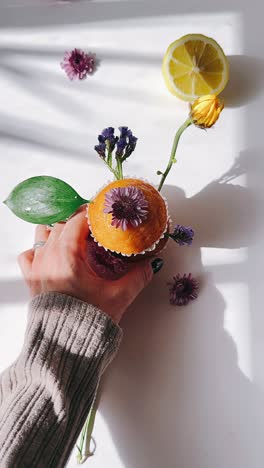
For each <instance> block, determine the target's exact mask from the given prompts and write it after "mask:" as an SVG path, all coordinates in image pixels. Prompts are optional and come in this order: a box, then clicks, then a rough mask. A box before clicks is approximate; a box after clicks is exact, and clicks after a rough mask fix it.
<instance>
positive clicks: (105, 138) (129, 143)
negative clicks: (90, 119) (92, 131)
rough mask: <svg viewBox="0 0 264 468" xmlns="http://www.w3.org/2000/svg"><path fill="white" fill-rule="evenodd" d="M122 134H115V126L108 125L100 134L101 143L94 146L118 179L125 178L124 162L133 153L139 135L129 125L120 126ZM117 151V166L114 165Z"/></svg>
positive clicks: (99, 140)
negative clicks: (136, 135)
mask: <svg viewBox="0 0 264 468" xmlns="http://www.w3.org/2000/svg"><path fill="white" fill-rule="evenodd" d="M119 132H120V135H119V136H116V135H115V129H114V128H113V127H107V128H105V129H104V130H102V132H101V133H100V135H98V142H99V144H98V145H96V146H95V147H94V149H95V151H96V152H97V153H98V154H99V156H100V158H101V159H102V160H103V161H104V162H105V163H106V165H107V166H108V167H109V169H110V170H111V172H113V174H114V175H115V177H116V179H123V167H122V163H123V162H124V161H125V160H126V159H127V158H128V157H129V156H130V155H131V154H132V153H133V151H134V150H135V147H136V144H137V137H135V136H134V135H133V133H132V131H131V130H130V129H129V128H128V127H119ZM114 151H115V160H116V166H115V167H113V156H112V155H113V152H114Z"/></svg>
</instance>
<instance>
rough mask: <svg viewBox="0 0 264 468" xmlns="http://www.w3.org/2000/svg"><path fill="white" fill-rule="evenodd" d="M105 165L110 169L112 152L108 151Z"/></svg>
mask: <svg viewBox="0 0 264 468" xmlns="http://www.w3.org/2000/svg"><path fill="white" fill-rule="evenodd" d="M107 164H108V166H109V167H112V151H109V153H108V156H107Z"/></svg>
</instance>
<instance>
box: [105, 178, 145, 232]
mask: <svg viewBox="0 0 264 468" xmlns="http://www.w3.org/2000/svg"><path fill="white" fill-rule="evenodd" d="M104 206H105V209H104V213H107V214H111V215H112V222H111V224H112V226H115V227H116V228H119V227H120V228H121V229H122V230H123V231H126V230H127V229H128V228H129V227H132V228H136V227H138V226H139V225H140V224H141V223H142V222H143V221H145V220H146V219H147V216H148V202H147V200H146V198H145V195H144V193H143V192H142V190H140V189H138V188H137V187H134V186H131V187H119V188H113V189H111V190H109V192H107V193H106V195H105V204H104Z"/></svg>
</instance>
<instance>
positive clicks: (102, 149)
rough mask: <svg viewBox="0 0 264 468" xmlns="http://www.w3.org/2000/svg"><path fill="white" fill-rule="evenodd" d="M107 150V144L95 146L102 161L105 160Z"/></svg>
mask: <svg viewBox="0 0 264 468" xmlns="http://www.w3.org/2000/svg"><path fill="white" fill-rule="evenodd" d="M105 148H106V144H105V143H99V145H95V147H94V149H95V151H97V153H98V154H99V156H100V157H101V158H102V159H105Z"/></svg>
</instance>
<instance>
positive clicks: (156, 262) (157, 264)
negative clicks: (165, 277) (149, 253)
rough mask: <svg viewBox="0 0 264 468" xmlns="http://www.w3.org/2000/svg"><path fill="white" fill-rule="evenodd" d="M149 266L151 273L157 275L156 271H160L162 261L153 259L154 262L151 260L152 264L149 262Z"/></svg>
mask: <svg viewBox="0 0 264 468" xmlns="http://www.w3.org/2000/svg"><path fill="white" fill-rule="evenodd" d="M151 266H152V270H153V273H154V274H155V273H158V271H160V270H161V268H162V267H163V260H162V258H155V260H153V262H151Z"/></svg>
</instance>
